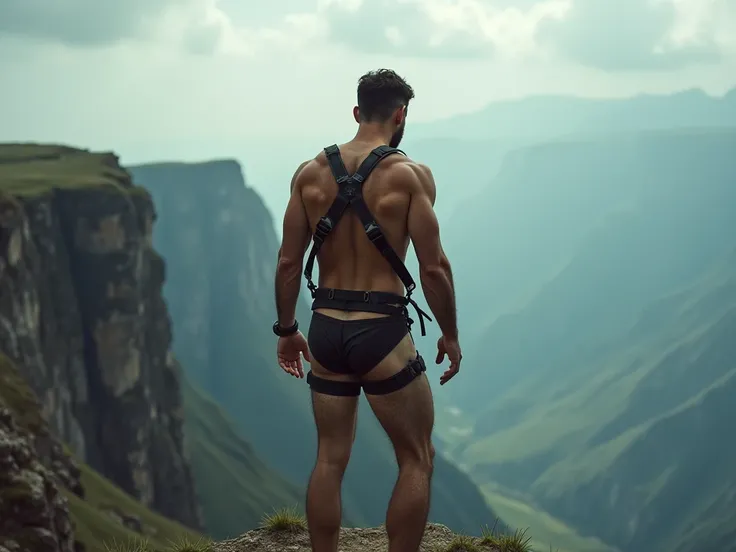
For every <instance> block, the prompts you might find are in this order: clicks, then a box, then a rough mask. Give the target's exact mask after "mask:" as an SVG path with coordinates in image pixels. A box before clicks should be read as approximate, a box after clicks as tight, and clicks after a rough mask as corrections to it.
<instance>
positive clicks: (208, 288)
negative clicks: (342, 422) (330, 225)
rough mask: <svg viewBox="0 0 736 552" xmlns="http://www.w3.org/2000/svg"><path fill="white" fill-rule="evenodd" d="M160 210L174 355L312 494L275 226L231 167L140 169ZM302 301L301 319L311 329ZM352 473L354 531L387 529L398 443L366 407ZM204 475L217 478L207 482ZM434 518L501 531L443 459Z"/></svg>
mask: <svg viewBox="0 0 736 552" xmlns="http://www.w3.org/2000/svg"><path fill="white" fill-rule="evenodd" d="M130 172H131V174H132V175H133V176H134V179H135V181H136V183H137V184H139V185H141V186H144V187H145V188H147V189H148V190H149V191H150V192H151V194H152V196H153V198H154V200H155V203H156V205H157V208H158V211H159V215H160V218H159V220H158V221H157V223H156V228H155V232H154V243H155V246H156V248H157V250H159V251H160V252H161V253H162V255H163V256H164V257H165V258H166V264H167V267H169V275H168V276H167V280H166V286H165V291H164V293H165V296H166V300H167V304H168V305H169V308H170V311H171V315H172V320H173V324H174V328H175V331H174V335H175V336H176V337H175V340H174V350H175V352H176V356H177V358H178V359H179V360H180V361H181V362H182V365H183V366H184V368H185V370H186V371H187V374H188V375H189V376H190V377H191V379H192V380H194V382H195V383H196V384H197V385H198V386H201V387H202V388H204V389H205V390H206V391H207V392H208V393H210V394H212V395H213V396H214V398H215V399H216V400H217V402H219V403H220V405H222V407H223V408H224V409H225V410H226V411H227V413H228V414H229V416H231V417H232V419H233V420H234V422H235V423H236V424H237V427H238V428H239V429H240V430H241V431H242V432H243V433H244V434H245V436H246V437H247V439H248V441H249V442H250V443H252V444H253V446H254V448H255V450H257V451H258V453H259V454H260V455H261V457H263V458H264V459H265V460H266V463H267V464H268V465H270V466H272V467H273V468H275V469H276V470H278V471H279V472H281V473H283V474H286V475H287V476H288V477H289V478H291V479H292V480H293V481H294V482H295V483H296V484H297V485H299V486H300V487H301V488H304V487H305V486H306V481H307V478H308V476H309V472H310V471H311V468H312V466H313V464H314V458H315V455H316V432H315V428H314V422H313V418H312V412H311V406H310V398H309V397H310V394H309V387H308V386H307V384H306V382H305V381H304V380H299V381H297V380H294V379H293V378H291V379H290V378H288V377H287V376H285V375H284V373H283V372H282V371H281V370H280V369H279V367H278V365H277V363H276V359H275V347H276V338H275V336H274V335H273V333H272V332H271V324H272V323H273V317H274V316H275V313H274V303H273V276H274V271H275V265H276V257H277V250H278V246H279V244H278V239H277V237H276V233H275V231H274V221H273V219H272V217H271V215H270V213H269V212H268V210H267V209H266V208H265V206H264V204H263V202H262V201H261V199H260V197H259V196H258V195H257V194H256V193H255V191H254V190H253V189H251V188H249V187H247V186H246V185H245V182H244V179H243V176H242V173H241V171H240V167H239V166H238V164H237V163H235V162H233V161H220V162H210V163H202V164H183V163H172V164H156V165H147V166H140V167H131V168H130ZM309 315H310V311H309V309H308V306H307V303H306V301H305V300H302V301H300V303H299V306H298V312H297V317H298V319H299V321H300V324H302V327H305V328H306V327H308V323H309ZM358 420H359V421H358V426H359V427H358V432H357V437H356V441H355V445H354V449H353V455H352V459H351V462H350V466H349V467H348V470H347V473H346V475H345V485H344V489H345V490H344V494H343V496H344V506H345V508H344V511H345V523H346V524H347V525H351V524H357V525H378V524H380V523H382V522H383V520H384V519H385V508H386V504H387V503H388V500H389V496H390V493H391V490H392V487H393V484H394V481H395V477H396V473H397V468H396V463H395V459H394V455H393V452H392V450H391V445H390V443H389V442H388V439H387V438H386V436H385V434H384V432H383V430H382V428H381V427H380V425H379V424H378V422H377V421H376V420H375V417H374V416H373V414H372V412H371V411H370V408H369V407H368V405H367V402H366V401H361V406H360V413H359V415H358ZM204 477H210V478H211V477H212V476H207V475H205V476H204ZM433 496H434V497H435V498H434V501H433V505H432V511H431V512H430V519H431V520H432V521H436V522H440V523H444V524H447V525H448V526H450V527H451V528H452V529H454V530H458V531H465V532H471V533H473V532H478V530H479V528H480V527H481V526H482V525H483V524H489V523H492V520H493V519H494V517H495V516H494V515H493V513H492V512H491V511H490V510H489V509H488V507H487V505H486V503H485V501H484V499H483V497H482V496H481V494H480V491H479V489H478V488H477V487H476V486H475V485H474V484H473V482H472V481H471V480H470V479H469V478H468V477H467V475H466V474H464V473H463V472H462V471H460V470H459V469H458V468H457V467H456V466H454V465H453V464H451V463H450V462H449V461H447V460H446V459H445V458H444V457H443V456H442V455H438V456H437V458H436V461H435V472H434V484H433Z"/></svg>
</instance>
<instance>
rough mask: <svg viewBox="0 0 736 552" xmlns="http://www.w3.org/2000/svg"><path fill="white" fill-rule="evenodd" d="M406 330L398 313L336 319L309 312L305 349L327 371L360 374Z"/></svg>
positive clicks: (382, 354)
mask: <svg viewBox="0 0 736 552" xmlns="http://www.w3.org/2000/svg"><path fill="white" fill-rule="evenodd" d="M407 333H409V328H408V326H407V320H406V317H405V316H404V315H402V314H395V315H390V316H384V317H381V318H364V319H360V320H339V319H337V318H332V317H331V316H327V315H325V314H322V313H319V312H314V313H312V322H311V324H310V326H309V337H308V341H309V351H310V353H311V354H312V356H313V357H314V359H315V360H316V361H317V362H319V363H320V364H321V365H322V366H323V367H325V368H326V369H327V370H329V371H330V372H334V373H336V374H353V375H356V376H363V375H365V374H367V373H368V372H369V371H370V370H372V369H373V368H375V367H376V366H377V365H378V364H379V363H380V362H381V361H382V360H383V359H384V358H385V357H386V355H388V354H389V353H390V352H391V351H393V350H394V349H395V348H396V346H397V345H398V344H399V343H400V342H401V340H402V339H404V336H405V335H406V334H407Z"/></svg>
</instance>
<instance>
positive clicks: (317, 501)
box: [307, 358, 360, 552]
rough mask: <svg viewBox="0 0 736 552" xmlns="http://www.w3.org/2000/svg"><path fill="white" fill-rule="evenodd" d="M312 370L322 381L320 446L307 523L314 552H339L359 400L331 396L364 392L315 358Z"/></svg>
mask: <svg viewBox="0 0 736 552" xmlns="http://www.w3.org/2000/svg"><path fill="white" fill-rule="evenodd" d="M311 370H312V374H313V375H314V376H316V377H318V378H320V379H319V380H318V381H317V382H315V383H314V385H313V390H312V409H313V411H314V421H315V423H316V425H317V439H318V445H317V462H316V464H315V466H314V470H313V471H312V476H311V478H310V479H309V486H308V487H307V523H308V525H309V535H310V538H311V541H312V550H313V552H337V544H338V536H339V533H340V523H341V519H342V504H341V497H340V490H341V487H342V478H343V475H344V474H345V469H346V468H347V465H348V461H349V460H350V450H351V448H352V446H353V440H354V439H355V428H356V422H357V410H358V396H357V395H350V394H346V395H340V394H337V395H333V394H330V393H331V392H336V393H341V392H347V393H349V392H350V391H351V386H350V384H351V383H352V384H353V385H352V387H353V388H355V387H357V390H358V391H359V390H360V388H359V387H358V386H357V385H356V380H355V378H353V377H352V376H345V375H339V374H334V373H332V372H329V371H327V370H325V369H324V368H322V367H321V366H320V365H319V364H318V363H317V362H315V361H314V358H313V359H312V364H311ZM331 385H332V386H334V389H332V388H331ZM318 390H319V391H318ZM346 390H347V391H346ZM320 391H324V392H320Z"/></svg>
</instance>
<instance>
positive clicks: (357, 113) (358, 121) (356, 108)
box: [353, 105, 360, 124]
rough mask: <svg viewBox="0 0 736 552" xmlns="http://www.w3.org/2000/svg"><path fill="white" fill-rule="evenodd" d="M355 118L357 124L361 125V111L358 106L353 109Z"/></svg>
mask: <svg viewBox="0 0 736 552" xmlns="http://www.w3.org/2000/svg"><path fill="white" fill-rule="evenodd" d="M353 118H354V119H355V122H356V123H358V124H360V109H358V106H357V105H356V106H355V107H354V108H353Z"/></svg>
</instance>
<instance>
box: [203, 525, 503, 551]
mask: <svg viewBox="0 0 736 552" xmlns="http://www.w3.org/2000/svg"><path fill="white" fill-rule="evenodd" d="M455 537H456V535H455V534H454V533H453V532H452V531H450V530H449V529H448V528H447V527H445V526H444V525H436V524H429V525H428V526H427V531H426V532H425V534H424V540H423V541H422V547H421V552H445V551H446V550H448V546H449V545H450V544H451V543H452V542H453V540H454V539H455ZM476 547H477V548H476V550H477V551H478V552H481V551H482V552H491V551H493V550H496V549H494V548H492V547H488V546H481V545H480V544H479V543H478V542H477V541H476ZM311 550H312V549H311V547H310V545H309V535H308V534H307V531H306V530H303V529H300V530H297V531H270V530H268V529H257V530H255V531H249V532H248V533H245V534H244V535H242V536H240V537H237V538H235V539H231V540H228V541H223V542H220V543H217V544H216V545H215V546H214V552H311ZM462 550H463V549H462V548H457V549H453V552H462ZM387 551H388V541H387V539H386V532H385V530H384V528H383V527H373V528H369V529H341V530H340V548H339V552H387ZM473 552H475V550H473Z"/></svg>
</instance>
